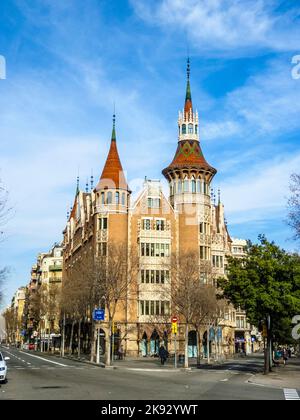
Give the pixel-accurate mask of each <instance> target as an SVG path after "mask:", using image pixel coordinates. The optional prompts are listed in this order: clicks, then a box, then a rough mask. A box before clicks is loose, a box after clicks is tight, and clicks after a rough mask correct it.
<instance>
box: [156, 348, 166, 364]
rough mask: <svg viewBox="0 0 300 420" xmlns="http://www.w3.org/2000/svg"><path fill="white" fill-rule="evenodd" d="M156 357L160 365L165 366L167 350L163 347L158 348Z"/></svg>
mask: <svg viewBox="0 0 300 420" xmlns="http://www.w3.org/2000/svg"><path fill="white" fill-rule="evenodd" d="M158 355H159V357H160V363H161V364H162V365H164V364H165V362H166V360H167V357H168V352H167V350H166V349H165V348H164V346H160V348H159V351H158Z"/></svg>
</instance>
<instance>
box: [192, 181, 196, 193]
mask: <svg viewBox="0 0 300 420" xmlns="http://www.w3.org/2000/svg"><path fill="white" fill-rule="evenodd" d="M195 192H196V180H195V179H194V178H193V179H192V193H195Z"/></svg>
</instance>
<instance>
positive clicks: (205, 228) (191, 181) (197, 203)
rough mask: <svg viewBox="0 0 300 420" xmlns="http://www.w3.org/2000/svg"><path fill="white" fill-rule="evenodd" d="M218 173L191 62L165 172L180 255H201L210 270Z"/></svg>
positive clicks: (201, 259) (204, 264)
mask: <svg viewBox="0 0 300 420" xmlns="http://www.w3.org/2000/svg"><path fill="white" fill-rule="evenodd" d="M216 172H217V171H216V169H214V168H213V167H212V166H210V165H209V164H208V163H207V161H206V160H205V158H204V155H203V153H202V150H201V145H200V142H199V119H198V112H197V110H196V111H194V109H193V103H192V95H191V87H190V61H189V59H188V60H187V85H186V95H185V104H184V109H183V111H180V112H179V118H178V146H177V150H176V153H175V156H174V159H173V161H172V162H171V163H170V165H169V166H168V167H167V168H165V169H164V170H163V171H162V173H163V175H164V176H165V177H166V179H167V180H168V182H169V187H170V202H171V204H172V206H173V207H174V209H175V210H176V212H177V214H178V231H179V253H182V252H186V251H194V252H199V258H200V261H202V266H203V267H206V268H209V263H210V253H211V249H210V248H211V222H212V221H211V206H212V204H211V197H210V185H211V181H212V179H213V177H214V175H215V174H216ZM205 271H206V270H205Z"/></svg>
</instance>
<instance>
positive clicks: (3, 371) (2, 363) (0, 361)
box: [0, 352, 10, 382]
mask: <svg viewBox="0 0 300 420" xmlns="http://www.w3.org/2000/svg"><path fill="white" fill-rule="evenodd" d="M9 359H10V358H9V357H3V355H2V353H1V352H0V382H6V376H7V365H6V361H7V360H9Z"/></svg>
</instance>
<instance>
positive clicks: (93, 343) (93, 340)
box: [91, 320, 97, 363]
mask: <svg viewBox="0 0 300 420" xmlns="http://www.w3.org/2000/svg"><path fill="white" fill-rule="evenodd" d="M96 342H97V341H96V328H95V322H94V320H92V328H91V362H92V363H93V362H94V361H95V354H96V347H95V346H96Z"/></svg>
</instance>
